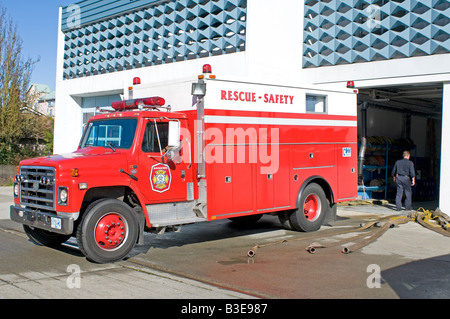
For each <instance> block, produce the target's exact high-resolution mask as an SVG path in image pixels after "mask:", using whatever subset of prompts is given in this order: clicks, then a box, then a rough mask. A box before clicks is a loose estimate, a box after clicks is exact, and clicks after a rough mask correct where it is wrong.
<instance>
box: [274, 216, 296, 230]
mask: <svg viewBox="0 0 450 319" xmlns="http://www.w3.org/2000/svg"><path fill="white" fill-rule="evenodd" d="M294 212H295V211H284V212H279V213H278V219H279V221H280V223H281V225H282V226H283V228H284V229H287V230H295V228H294V226H292V223H291V220H290V219H289V218H290V216H291V214H292V213H294Z"/></svg>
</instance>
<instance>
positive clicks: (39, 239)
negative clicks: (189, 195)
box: [23, 225, 71, 247]
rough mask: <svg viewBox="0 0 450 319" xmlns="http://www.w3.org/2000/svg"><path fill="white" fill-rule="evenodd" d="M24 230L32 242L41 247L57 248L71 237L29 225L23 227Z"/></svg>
mask: <svg viewBox="0 0 450 319" xmlns="http://www.w3.org/2000/svg"><path fill="white" fill-rule="evenodd" d="M23 230H24V231H25V234H27V236H28V238H29V239H30V240H31V241H32V242H34V243H35V244H37V245H40V246H48V247H56V246H59V245H61V244H63V243H65V242H66V241H68V240H69V238H70V237H71V236H70V235H61V234H56V233H52V232H49V231H46V230H43V229H39V228H33V227H30V226H27V225H23Z"/></svg>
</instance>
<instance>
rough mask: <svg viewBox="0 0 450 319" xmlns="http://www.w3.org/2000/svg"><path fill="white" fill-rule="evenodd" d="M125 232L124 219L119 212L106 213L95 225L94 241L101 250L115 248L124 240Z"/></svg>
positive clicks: (125, 224) (126, 227) (126, 229)
mask: <svg viewBox="0 0 450 319" xmlns="http://www.w3.org/2000/svg"><path fill="white" fill-rule="evenodd" d="M127 232H128V225H127V223H126V220H125V219H124V218H123V217H122V216H121V215H120V214H117V213H108V214H106V215H104V216H103V217H102V218H100V220H99V221H98V223H97V226H96V227H95V242H96V243H97V245H98V246H99V247H100V248H101V249H103V250H108V251H111V250H115V249H117V248H119V247H120V246H121V245H122V244H123V243H124V242H125V239H126V238H127Z"/></svg>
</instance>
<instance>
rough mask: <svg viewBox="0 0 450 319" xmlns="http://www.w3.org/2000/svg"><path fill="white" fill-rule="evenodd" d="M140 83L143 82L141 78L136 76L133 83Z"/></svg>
mask: <svg viewBox="0 0 450 319" xmlns="http://www.w3.org/2000/svg"><path fill="white" fill-rule="evenodd" d="M139 84H141V78H138V77H135V78H134V79H133V85H139Z"/></svg>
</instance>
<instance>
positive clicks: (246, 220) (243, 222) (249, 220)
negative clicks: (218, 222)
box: [229, 214, 263, 226]
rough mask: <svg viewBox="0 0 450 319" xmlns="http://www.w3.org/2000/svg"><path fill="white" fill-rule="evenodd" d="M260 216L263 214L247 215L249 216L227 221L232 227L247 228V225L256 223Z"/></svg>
mask: <svg viewBox="0 0 450 319" xmlns="http://www.w3.org/2000/svg"><path fill="white" fill-rule="evenodd" d="M262 216H263V214H259V215H249V216H241V217H234V218H229V220H231V221H232V222H233V224H234V225H238V226H248V225H253V224H254V223H256V222H258V221H259V220H260V219H261V217H262Z"/></svg>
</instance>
